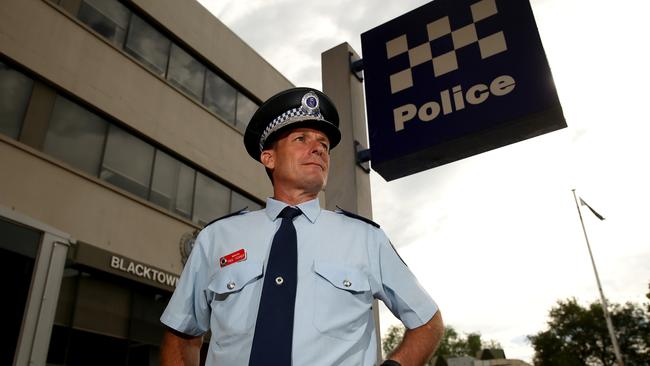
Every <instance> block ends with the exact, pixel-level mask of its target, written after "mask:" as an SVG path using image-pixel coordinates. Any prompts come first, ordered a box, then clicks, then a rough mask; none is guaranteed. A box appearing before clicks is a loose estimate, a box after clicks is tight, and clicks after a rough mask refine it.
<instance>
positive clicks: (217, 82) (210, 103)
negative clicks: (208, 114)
mask: <svg viewBox="0 0 650 366" xmlns="http://www.w3.org/2000/svg"><path fill="white" fill-rule="evenodd" d="M236 100H237V90H235V88H233V87H232V86H231V85H230V84H228V83H227V82H226V81H224V80H223V79H222V78H220V77H219V76H218V75H217V74H215V73H213V72H212V71H210V70H208V74H207V75H206V77H205V98H204V100H203V103H204V104H205V105H206V107H208V109H209V110H211V111H212V112H214V113H216V114H217V115H218V116H220V117H221V118H223V119H224V120H225V121H226V122H228V123H230V124H233V125H234V124H235V102H236Z"/></svg>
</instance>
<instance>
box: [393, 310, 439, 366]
mask: <svg viewBox="0 0 650 366" xmlns="http://www.w3.org/2000/svg"><path fill="white" fill-rule="evenodd" d="M444 331H445V329H444V325H443V324H442V316H441V315H440V311H437V312H436V314H435V315H434V316H433V318H431V320H429V321H428V322H427V323H426V324H424V325H422V326H420V327H417V328H415V329H407V330H406V332H405V333H404V339H403V340H402V343H400V344H399V346H397V348H396V349H395V351H393V352H392V353H391V354H390V355H389V356H388V357H387V359H389V360H395V361H397V362H399V363H400V364H401V365H402V366H421V365H424V363H425V362H427V361H428V360H429V357H431V355H432V354H433V352H434V351H435V350H436V348H438V344H439V343H440V340H441V339H442V335H443V333H444Z"/></svg>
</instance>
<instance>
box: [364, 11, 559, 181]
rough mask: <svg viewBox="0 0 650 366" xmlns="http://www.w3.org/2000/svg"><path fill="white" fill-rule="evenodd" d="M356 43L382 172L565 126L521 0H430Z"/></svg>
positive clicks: (404, 170) (393, 174) (419, 166)
mask: <svg viewBox="0 0 650 366" xmlns="http://www.w3.org/2000/svg"><path fill="white" fill-rule="evenodd" d="M361 43H362V51H363V64H364V76H365V92H366V106H367V114H368V129H369V136H370V147H371V150H372V167H373V169H374V170H376V171H377V172H378V173H379V174H380V175H381V176H382V177H384V179H386V180H393V179H397V178H400V177H403V176H406V175H409V174H413V173H417V172H420V171H422V170H425V169H429V168H433V167H436V166H439V165H443V164H446V163H450V162H453V161H456V160H459V159H463V158H466V157H468V156H472V155H475V154H479V153H482V152H485V151H488V150H491V149H494V148H498V147H501V146H504V145H508V144H511V143H514V142H518V141H521V140H524V139H527V138H530V137H534V136H538V135H541V134H544V133H547V132H551V131H554V130H557V129H560V128H563V127H566V122H565V120H564V116H563V114H562V108H561V106H560V102H559V100H558V97H557V93H556V91H555V86H554V84H553V79H552V76H551V72H550V69H549V66H548V62H547V60H546V56H545V54H544V50H543V48H542V44H541V40H540V38H539V34H538V32H537V26H536V25H535V19H534V17H533V13H532V10H531V8H530V4H529V3H528V1H526V0H478V1H477V0H435V1H433V2H431V3H428V4H426V5H424V6H422V7H420V8H418V9H416V10H413V11H411V12H409V13H407V14H404V15H402V16H400V17H399V18H396V19H393V20H392V21H390V22H388V23H386V24H383V25H381V26H379V27H377V28H374V29H371V30H369V31H367V32H365V33H363V34H362V35H361Z"/></svg>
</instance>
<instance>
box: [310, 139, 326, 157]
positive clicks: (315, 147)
mask: <svg viewBox="0 0 650 366" xmlns="http://www.w3.org/2000/svg"><path fill="white" fill-rule="evenodd" d="M311 145H312V146H311V152H312V153H315V154H318V155H322V154H323V153H324V152H325V147H323V144H321V143H320V141H316V140H312V142H311Z"/></svg>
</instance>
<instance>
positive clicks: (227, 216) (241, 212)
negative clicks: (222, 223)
mask: <svg viewBox="0 0 650 366" xmlns="http://www.w3.org/2000/svg"><path fill="white" fill-rule="evenodd" d="M246 209H248V206H246V207H244V208H242V209H241V210H239V211H235V212H232V213H229V214H227V215H224V216H221V217H219V218H216V219H214V220H212V221H210V222H208V223H207V224H205V226H204V227H203V228H206V227H208V226H210V225H212V224H214V223H215V222H217V221H219V220H223V219H227V218H229V217H232V216H237V215H243V214H245V213H247V212H248V211H246Z"/></svg>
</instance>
